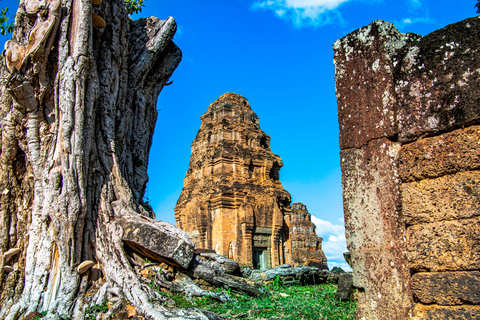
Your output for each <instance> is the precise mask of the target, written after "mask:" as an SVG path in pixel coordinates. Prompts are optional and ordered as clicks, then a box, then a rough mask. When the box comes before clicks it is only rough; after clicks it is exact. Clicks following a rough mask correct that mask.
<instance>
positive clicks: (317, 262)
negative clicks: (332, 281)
mask: <svg viewBox="0 0 480 320" xmlns="http://www.w3.org/2000/svg"><path fill="white" fill-rule="evenodd" d="M315 229H316V226H315V224H314V223H313V222H312V216H311V214H310V213H309V212H308V210H307V206H306V205H304V204H303V203H300V202H297V203H294V204H292V209H291V212H290V237H291V241H292V262H291V263H292V265H293V266H299V265H305V266H311V267H316V268H320V269H328V266H327V257H325V254H324V253H323V251H322V240H323V239H322V238H320V237H318V236H317V233H316V231H315Z"/></svg>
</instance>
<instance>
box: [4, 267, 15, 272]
mask: <svg viewBox="0 0 480 320" xmlns="http://www.w3.org/2000/svg"><path fill="white" fill-rule="evenodd" d="M13 270H15V269H13V267H10V266H4V267H3V271H4V272H12V271H13Z"/></svg>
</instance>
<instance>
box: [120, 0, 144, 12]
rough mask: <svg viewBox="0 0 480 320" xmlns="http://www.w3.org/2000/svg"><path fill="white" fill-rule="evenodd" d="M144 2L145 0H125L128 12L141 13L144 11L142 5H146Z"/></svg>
mask: <svg viewBox="0 0 480 320" xmlns="http://www.w3.org/2000/svg"><path fill="white" fill-rule="evenodd" d="M144 2H145V0H125V5H126V6H127V12H128V14H134V13H139V12H140V11H142V7H145V5H144V4H143V3H144Z"/></svg>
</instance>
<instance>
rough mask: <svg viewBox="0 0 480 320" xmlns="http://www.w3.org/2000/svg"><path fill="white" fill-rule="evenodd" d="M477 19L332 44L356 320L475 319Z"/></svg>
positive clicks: (366, 31)
mask: <svg viewBox="0 0 480 320" xmlns="http://www.w3.org/2000/svg"><path fill="white" fill-rule="evenodd" d="M479 39H480V18H479V17H476V18H470V19H466V20H464V21H461V22H458V23H456V24H453V25H449V26H447V27H445V28H443V29H440V30H437V31H435V32H433V33H431V34H429V35H427V36H425V37H421V36H419V35H416V34H402V33H400V32H398V30H397V29H395V27H394V26H393V25H392V24H391V23H388V22H384V21H375V22H373V23H371V24H370V25H369V26H366V27H363V28H361V29H359V30H356V31H354V32H352V33H350V34H349V35H347V36H346V37H344V38H342V39H340V40H338V41H337V42H335V44H334V46H333V48H334V52H335V59H334V62H335V81H336V91H337V102H338V118H339V125H340V147H341V167H342V185H343V197H344V211H345V225H346V236H347V247H348V249H349V250H350V252H351V257H352V269H353V271H354V285H355V286H356V287H358V288H360V290H359V306H358V310H357V316H358V318H359V319H406V318H411V317H413V318H418V319H465V318H468V319H470V318H477V317H480V290H479V288H480V272H479V271H478V270H479V269H480V223H479V222H480V221H479V220H480V218H479V217H480V171H479V169H480V41H479Z"/></svg>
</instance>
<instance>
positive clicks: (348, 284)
mask: <svg viewBox="0 0 480 320" xmlns="http://www.w3.org/2000/svg"><path fill="white" fill-rule="evenodd" d="M336 297H337V299H340V300H342V301H347V300H352V299H353V273H351V272H348V273H344V274H341V275H340V276H339V277H338V287H337V294H336Z"/></svg>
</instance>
